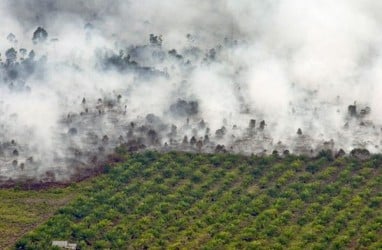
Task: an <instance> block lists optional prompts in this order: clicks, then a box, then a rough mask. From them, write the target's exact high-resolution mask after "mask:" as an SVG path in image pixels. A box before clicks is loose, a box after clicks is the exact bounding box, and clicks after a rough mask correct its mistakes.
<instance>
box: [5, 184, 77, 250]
mask: <svg viewBox="0 0 382 250" xmlns="http://www.w3.org/2000/svg"><path fill="white" fill-rule="evenodd" d="M73 193H74V190H71V189H70V188H54V189H48V190H43V191H23V190H19V189H0V249H5V248H7V247H11V246H12V244H13V243H14V242H15V241H16V240H17V239H18V238H20V236H21V235H22V234H24V233H26V232H28V231H30V230H31V229H33V228H35V227H36V226H37V225H39V224H41V223H42V222H45V221H46V220H47V219H49V217H51V216H52V215H53V214H54V212H55V211H57V209H58V208H59V207H62V206H63V205H65V204H66V203H67V202H68V201H70V200H71V199H73V198H74V195H73Z"/></svg>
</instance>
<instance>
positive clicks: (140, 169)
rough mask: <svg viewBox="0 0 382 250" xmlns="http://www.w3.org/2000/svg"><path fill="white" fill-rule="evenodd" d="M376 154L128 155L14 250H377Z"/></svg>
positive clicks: (380, 173)
mask: <svg viewBox="0 0 382 250" xmlns="http://www.w3.org/2000/svg"><path fill="white" fill-rule="evenodd" d="M381 164H382V157H381V156H372V158H371V159H369V160H367V161H359V160H356V159H355V158H338V159H335V160H333V159H330V158H328V157H325V156H323V157H321V158H318V159H307V158H304V157H296V156H288V157H287V158H284V159H279V158H277V157H275V156H267V157H255V156H253V157H245V156H237V155H224V154H222V155H220V154H219V155H199V154H188V153H167V154H159V153H154V152H146V153H143V154H133V155H126V156H125V160H124V162H123V163H116V164H113V165H111V166H108V167H106V168H105V174H103V175H101V176H98V177H96V178H93V179H92V180H91V181H89V182H87V185H83V184H82V183H79V184H76V185H74V186H73V187H71V189H74V190H75V189H77V190H81V191H80V193H79V195H78V196H77V197H76V198H75V199H74V200H73V201H72V202H70V204H68V205H66V206H64V207H62V208H60V209H59V210H58V211H57V212H56V213H55V215H54V216H53V217H52V218H50V219H49V220H48V221H47V222H45V223H43V224H42V225H40V226H38V227H37V228H36V229H35V230H33V231H31V232H29V233H28V234H26V235H25V236H24V237H23V238H21V239H20V240H19V241H18V242H17V243H16V245H15V248H16V249H49V248H50V245H51V241H52V240H69V241H70V242H75V243H77V244H78V246H79V247H80V248H81V249H108V248H110V249H147V248H153V249H195V248H201V249H225V248H226V249H285V248H289V249H381V248H382V237H381V235H382V167H381Z"/></svg>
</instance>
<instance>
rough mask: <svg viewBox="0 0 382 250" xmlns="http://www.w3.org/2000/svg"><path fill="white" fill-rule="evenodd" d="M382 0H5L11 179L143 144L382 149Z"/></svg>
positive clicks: (2, 148)
mask: <svg viewBox="0 0 382 250" xmlns="http://www.w3.org/2000/svg"><path fill="white" fill-rule="evenodd" d="M381 11H382V3H381V2H379V1H372V0H365V1H356V0H339V1H329V0H324V1H303V0H291V1H260V0H241V1H228V0H227V1H224V0H217V1H187V0H178V1H170V0H162V1H156V0H141V1H122V0H116V1H100V0H93V1H85V0H83V1H72V0H70V1H58V0H57V1H48V0H36V1H28V0H19V1H11V0H5V1H1V2H0V15H1V16H2V25H1V27H0V52H1V65H0V75H1V77H0V128H1V129H0V181H7V180H9V179H10V178H11V179H28V178H37V179H44V180H50V181H52V180H65V179H68V178H70V177H71V176H72V175H74V174H76V173H77V172H78V171H80V170H81V169H84V168H89V166H92V165H96V164H97V163H98V162H102V160H103V159H104V158H105V157H106V156H107V155H108V154H109V153H111V152H112V151H113V150H114V148H115V147H116V146H118V145H120V144H124V145H125V146H126V147H127V148H128V149H129V150H131V151H139V150H144V149H156V150H159V151H170V150H178V151H190V152H207V153H211V152H226V151H228V152H234V153H238V154H252V153H254V154H272V153H279V154H283V153H287V152H289V153H295V154H304V155H305V154H306V155H309V156H312V155H314V154H316V153H317V152H319V151H320V150H323V149H325V150H330V151H332V152H333V154H336V153H338V152H341V153H349V152H350V151H351V150H352V149H354V148H363V149H367V150H368V151H370V152H372V153H381V142H382V141H381V135H382V132H381V128H382V101H381V100H382V84H381V80H382V70H381V69H382V67H381V64H382V60H381V56H380V55H381V51H382V46H381V45H382V30H381V29H382V28H381V27H382V25H381V24H382V17H381V15H379V13H380V12H381Z"/></svg>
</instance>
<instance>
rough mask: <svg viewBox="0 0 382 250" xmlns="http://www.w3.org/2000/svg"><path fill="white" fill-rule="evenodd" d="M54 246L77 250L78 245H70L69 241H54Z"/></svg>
mask: <svg viewBox="0 0 382 250" xmlns="http://www.w3.org/2000/svg"><path fill="white" fill-rule="evenodd" d="M52 246H56V247H61V248H62V249H70V250H76V249H77V244H74V243H69V242H67V241H60V240H54V241H53V242H52Z"/></svg>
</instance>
